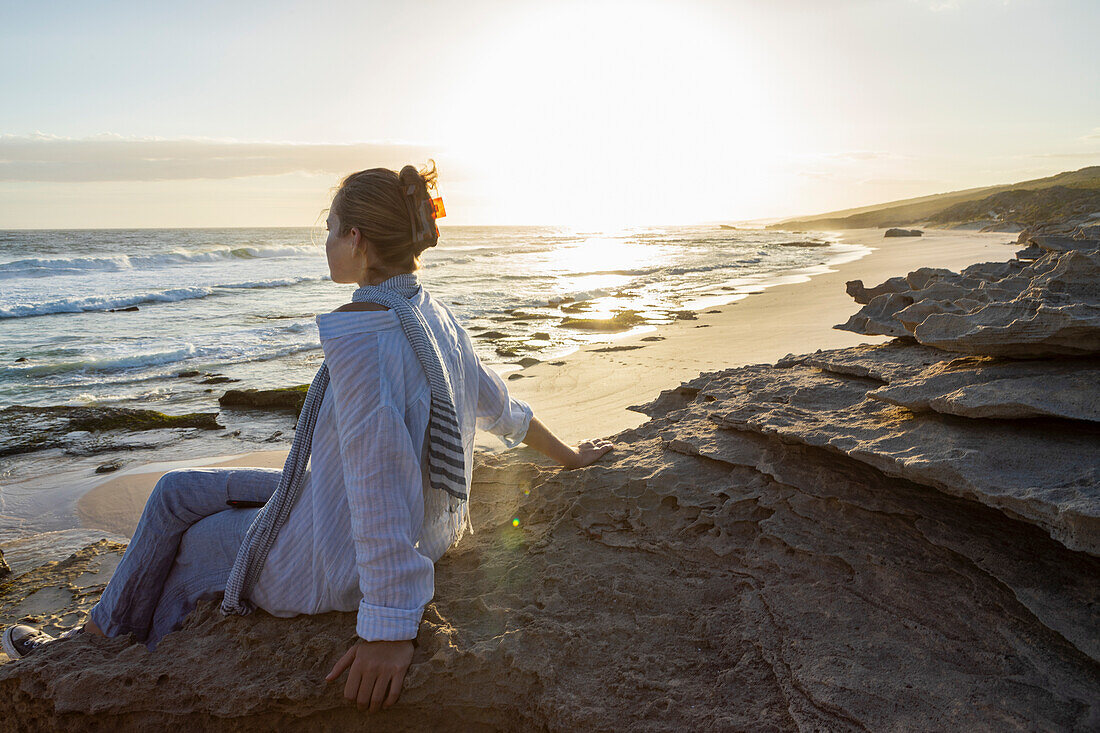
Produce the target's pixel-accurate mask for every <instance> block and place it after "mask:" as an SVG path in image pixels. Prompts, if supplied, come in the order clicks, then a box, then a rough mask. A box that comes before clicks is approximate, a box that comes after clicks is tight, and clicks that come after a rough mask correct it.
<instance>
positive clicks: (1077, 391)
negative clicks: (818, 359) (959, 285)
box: [807, 357, 1100, 423]
mask: <svg viewBox="0 0 1100 733" xmlns="http://www.w3.org/2000/svg"><path fill="white" fill-rule="evenodd" d="M807 363H809V362H807ZM888 381H890V382H891V383H890V385H889V386H886V387H881V388H879V389H876V390H874V391H872V392H869V393H868V396H869V397H872V398H874V399H877V400H883V401H885V402H890V403H892V404H895V405H900V406H902V407H907V408H909V409H910V410H913V411H916V412H922V411H927V410H932V411H935V412H941V413H944V414H946V415H960V416H962V417H977V418H983V417H984V418H1006V419H1012V418H1029V417H1060V418H1066V419H1067V420H1088V421H1091V422H1095V423H1100V394H1098V393H1100V360H1096V359H1069V360H1062V361H1053V362H1052V361H1049V360H1037V361H1007V360H998V359H996V358H989V357H963V358H961V359H951V360H948V361H942V362H939V363H937V364H935V365H934V366H930V367H929V368H927V369H925V370H924V371H922V372H921V373H919V374H917V375H915V376H913V377H912V378H910V379H902V380H898V381H895V380H888Z"/></svg>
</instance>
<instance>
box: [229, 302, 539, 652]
mask: <svg viewBox="0 0 1100 733" xmlns="http://www.w3.org/2000/svg"><path fill="white" fill-rule="evenodd" d="M411 302H412V303H414V304H415V305H416V306H417V307H418V308H419V309H420V312H421V313H423V315H424V319H425V320H426V321H427V323H428V327H429V328H430V329H431V331H432V333H433V334H434V336H435V338H436V339H437V341H438V343H439V350H440V352H441V355H442V357H443V362H444V365H445V366H446V368H447V371H448V373H449V374H450V377H451V383H452V387H453V388H454V397H455V411H456V413H457V415H458V422H459V428H460V431H461V433H462V443H463V448H464V452H465V456H466V489H467V494H468V495H469V489H470V485H471V476H472V474H473V453H474V433H475V429H476V428H477V427H480V428H482V429H483V430H488V431H489V432H491V433H494V434H496V435H498V436H499V437H500V438H501V440H502V441H503V442H504V445H505V446H506V447H509V448H511V447H514V446H516V445H518V444H519V443H520V442H521V441H522V440H523V438H524V437H525V436H526V434H527V428H528V425H529V424H530V421H531V417H532V412H531V408H530V406H528V405H527V403H525V402H522V401H520V400H517V399H514V398H512V397H511V396H510V395H509V394H508V389H507V387H506V386H505V384H504V381H503V380H502V379H501V378H500V376H499V375H498V374H496V373H495V372H493V371H492V370H491V369H488V368H487V367H485V366H484V365H483V364H482V363H481V360H480V359H479V358H478V356H477V354H476V352H475V351H474V347H473V342H472V341H471V340H470V335H469V334H468V333H467V332H466V330H465V329H463V328H462V326H461V325H459V323H458V321H457V320H456V319H455V317H454V315H453V314H452V313H451V311H450V310H449V309H448V308H447V307H446V306H445V305H443V304H442V303H440V302H439V301H436V300H434V299H432V298H431V296H430V295H429V294H428V292H427V290H426V289H425V288H424V287H423V286H422V287H421V289H420V292H419V293H418V294H417V295H416V296H415V297H414V298H412V299H411ZM315 320H316V322H317V328H318V331H319V332H320V337H321V347H322V349H323V350H324V352H325V361H326V363H327V364H328V369H329V378H330V383H329V387H328V389H327V390H326V391H325V395H324V398H323V399H322V401H321V405H320V410H319V412H318V415H317V422H316V424H315V426H314V431H313V447H312V452H311V458H310V465H309V468H308V470H307V472H306V475H305V476H304V477H303V481H302V493H301V494H300V496H299V498H298V501H297V503H296V504H295V505H294V507H293V508H292V509H291V511H290V514H289V516H288V518H287V520H286V523H285V524H284V525H283V526H282V528H281V529H280V531H279V534H278V536H277V537H276V538H275V542H274V544H273V545H272V547H271V551H270V552H269V553H268V556H267V560H266V561H265V563H264V566H263V569H262V570H261V572H260V576H259V578H258V579H257V581H256V584H255V586H254V587H253V589H252V592H251V594H250V596H249V598H250V600H251V601H252V602H253V603H254V604H255V605H256V606H257V607H259V608H262V609H263V610H265V611H267V612H268V613H270V614H272V615H274V616H282V617H289V616H296V615H298V614H300V613H306V614H316V613H324V612H326V611H358V616H357V621H356V633H357V634H358V635H359V636H360V637H361V638H363V639H365V640H367V641H378V640H388V641H396V640H401V639H413V638H415V637H416V635H417V632H418V630H419V628H420V619H421V616H422V614H423V612H424V607H425V606H426V605H427V604H428V602H429V601H430V600H431V599H432V596H433V595H434V593H435V561H436V560H438V559H439V558H440V557H441V556H442V555H443V553H444V552H446V550H447V549H448V547H449V545H450V537H451V534H450V531H451V529H452V522H458V523H461V522H463V521H465V520H466V515H465V513H463V514H462V515H461V516H460V515H459V513H457V512H456V513H454V514H453V515H451V516H449V517H444V516H441V511H440V510H438V509H437V510H435V514H436V515H437V516H434V517H433V516H430V515H426V511H427V512H428V514H430V513H431V510H426V507H439V506H444V505H445V504H443V505H441V503H440V502H439V501H434V502H433V501H432V500H431V499H432V498H434V497H432V496H431V495H430V494H429V493H428V492H440V489H434V488H432V487H431V485H430V484H429V482H428V471H427V448H428V445H427V429H428V417H429V410H430V400H431V391H430V388H429V386H428V379H427V376H426V375H425V374H424V369H423V368H422V367H421V365H420V362H419V360H418V359H417V357H416V354H415V352H414V351H413V348H412V346H411V344H410V343H409V340H408V338H407V337H406V336H405V332H404V330H402V328H401V324H400V322H399V321H398V318H397V315H396V314H395V313H394V312H393V311H390V310H384V311H339V312H332V313H323V314H321V315H319V316H317V317H316V319H315ZM448 496H449V495H448ZM471 498H472V497H471ZM467 505H468V502H467ZM442 511H443V512H445V511H446V510H445V509H443V510H442ZM454 526H457V524H455V525H454Z"/></svg>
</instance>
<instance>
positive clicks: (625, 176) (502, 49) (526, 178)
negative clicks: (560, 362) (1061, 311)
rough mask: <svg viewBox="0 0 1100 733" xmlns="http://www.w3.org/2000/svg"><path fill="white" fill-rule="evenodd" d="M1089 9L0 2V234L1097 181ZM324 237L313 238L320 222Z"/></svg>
mask: <svg viewBox="0 0 1100 733" xmlns="http://www.w3.org/2000/svg"><path fill="white" fill-rule="evenodd" d="M1098 32H1100V2H1097V0H752V1H749V0H726V1H719V0H671V1H668V2H647V1H645V0H639V1H637V2H603V1H601V0H586V1H584V2H572V1H570V0H560V1H555V2H545V1H543V2H526V1H524V0H508V1H495V0H464V2H461V3H455V2H422V1H419V0H406V1H405V2H400V3H395V2H375V1H374V0H329V1H328V2H326V3H321V4H318V3H306V2H288V1H285V0H267V1H266V2H234V1H233V0H219V1H218V2H207V1H206V0H189V1H188V2H173V1H170V0H166V1H165V2H157V3H150V2H147V0H144V1H143V2H110V1H109V0H105V1H102V2H95V3H90V2H86V1H81V2H66V1H64V0H58V1H57V2H50V3H25V2H17V1H16V0H0V228H99V227H223V226H313V225H314V224H315V223H316V222H317V221H318V217H319V215H320V214H321V212H322V210H323V209H324V208H325V207H326V206H327V205H328V203H329V201H330V200H331V195H332V192H333V187H334V186H336V185H337V184H338V183H339V181H340V179H341V178H342V177H343V176H344V175H346V174H348V173H351V172H353V171H355V170H360V169H362V168H371V167H375V166H385V167H389V168H394V169H399V168H400V167H401V166H402V165H404V164H406V163H412V164H414V165H418V166H419V165H421V164H423V163H425V162H426V161H427V160H428V159H429V158H431V159H433V160H434V161H435V162H436V165H437V168H438V170H439V193H440V195H442V197H443V199H444V202H445V205H446V208H447V213H448V217H447V219H445V220H442V221H441V222H440V223H441V225H446V224H475V225H492V224H560V225H573V226H580V227H589V226H591V227H600V226H605V227H610V226H622V225H629V224H681V223H696V222H699V223H701V222H714V221H741V220H750V219H766V218H778V217H784V216H795V215H802V214H812V213H818V212H824V211H830V210H835V209H841V208H847V207H854V206H861V205H867V204H873V203H878V202H884V201H890V200H895V199H900V198H906V197H911V196H920V195H925V194H931V193H939V192H944V191H950V190H958V189H962V188H969V187H974V186H983V185H993V184H998V183H1008V182H1014V181H1021V180H1027V179H1029V178H1036V177H1041V176H1045V175H1051V174H1054V173H1057V172H1060V171H1064V170H1075V169H1078V168H1081V167H1084V166H1086V165H1098V164H1100V94H1097V91H1096V90H1098V89H1100V64H1098V63H1097V62H1096V57H1095V53H1096V51H1095V40H1096V37H1097V34H1098ZM322 218H323V217H322Z"/></svg>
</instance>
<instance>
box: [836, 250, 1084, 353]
mask: <svg viewBox="0 0 1100 733" xmlns="http://www.w3.org/2000/svg"><path fill="white" fill-rule="evenodd" d="M859 288H862V283H860V284H859ZM853 290H855V291H856V292H857V293H861V292H866V293H867V294H872V293H874V295H873V297H871V298H870V299H869V300H868V302H867V304H866V305H865V306H864V307H863V308H861V309H860V310H859V311H858V312H857V313H856V314H854V315H853V316H852V317H851V318H850V319H849V320H848V322H847V323H844V324H842V325H838V326H836V328H839V329H842V330H847V331H854V332H856V333H865V334H882V335H888V336H897V337H901V338H910V339H915V340H916V341H918V342H920V343H922V344H926V345H929V346H935V347H937V348H941V349H945V350H948V351H956V352H962V353H970V354H986V355H991V356H1012V357H1023V358H1033V357H1046V356H1058V355H1068V356H1087V355H1090V354H1096V353H1100V251H1068V252H1062V253H1055V252H1048V253H1047V254H1045V255H1043V256H1042V257H1040V258H1038V259H1037V260H1035V261H1034V262H1031V263H1024V262H1021V261H1019V260H1010V261H1008V262H1004V263H980V264H977V265H973V266H971V267H968V268H966V269H965V270H963V271H962V272H961V273H958V274H955V273H947V272H946V271H942V270H939V271H928V270H917V271H915V272H912V273H910V274H909V275H908V276H907V277H906V279H905V285H902V284H901V283H900V282H899V281H898V279H897V278H892V279H891V280H889V281H887V282H886V283H883V284H882V285H880V286H878V287H876V288H873V289H871V290H866V289H863V290H862V291H861V290H859V289H858V288H856V287H854V286H850V287H849V292H852V291H853Z"/></svg>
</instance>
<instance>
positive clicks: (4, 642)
mask: <svg viewBox="0 0 1100 733" xmlns="http://www.w3.org/2000/svg"><path fill="white" fill-rule="evenodd" d="M11 630H12V627H11V626H9V627H7V628H6V629H4V636H3V639H0V646H2V647H3V648H4V653H5V654H7V655H8V656H9V657H11V658H12V659H22V658H23V657H22V656H20V654H19V652H17V651H16V650H15V644H13V643H12V640H11Z"/></svg>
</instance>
